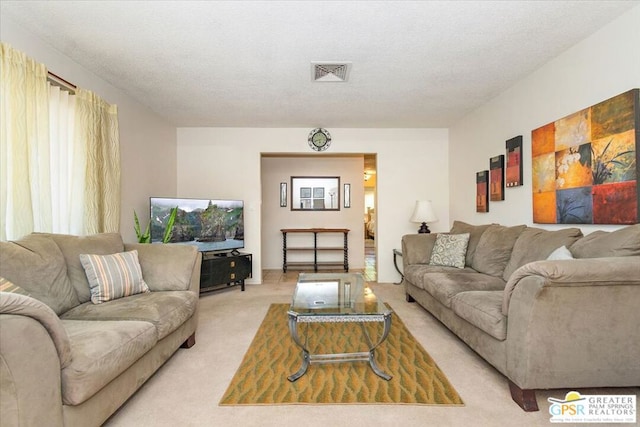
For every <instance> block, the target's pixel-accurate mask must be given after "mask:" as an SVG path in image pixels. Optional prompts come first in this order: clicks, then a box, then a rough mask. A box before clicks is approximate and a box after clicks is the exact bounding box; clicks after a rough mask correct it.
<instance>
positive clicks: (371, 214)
mask: <svg viewBox="0 0 640 427" xmlns="http://www.w3.org/2000/svg"><path fill="white" fill-rule="evenodd" d="M376 160H377V158H376V155H375V154H365V155H364V181H363V182H364V209H365V210H364V233H365V235H364V258H365V260H364V261H365V268H364V275H365V280H367V281H371V282H375V281H377V280H378V274H377V250H376V247H377V243H376V232H377V222H376V213H377V212H376V184H377V173H376V171H377V161H376Z"/></svg>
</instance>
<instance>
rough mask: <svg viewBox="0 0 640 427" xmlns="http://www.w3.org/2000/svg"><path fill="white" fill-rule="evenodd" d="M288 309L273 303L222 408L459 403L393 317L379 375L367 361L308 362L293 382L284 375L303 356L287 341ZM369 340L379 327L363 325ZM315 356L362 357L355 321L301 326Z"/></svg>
mask: <svg viewBox="0 0 640 427" xmlns="http://www.w3.org/2000/svg"><path fill="white" fill-rule="evenodd" d="M288 308H289V304H272V305H271V306H270V307H269V311H268V312H267V315H266V316H265V319H264V320H263V321H262V324H261V325H260V328H259V329H258V332H257V333H256V336H255V338H254V339H253V342H252V343H251V346H250V347H249V350H248V351H247V353H246V354H245V356H244V359H243V360H242V363H241V364H240V367H239V368H238V371H237V372H236V374H235V375H234V377H233V379H232V380H231V384H229V387H228V388H227V391H226V392H225V394H224V396H223V397H222V400H220V405H284V404H412V405H452V406H453V405H460V406H462V405H464V403H463V402H462V399H461V398H460V396H459V395H458V393H457V392H456V390H455V389H454V388H453V386H452V385H451V383H450V382H449V380H448V379H447V377H446V376H445V375H444V373H443V372H442V371H441V370H440V368H438V366H437V365H436V363H435V362H434V361H433V359H432V358H431V356H429V354H428V353H427V352H426V351H425V350H424V348H422V346H421V345H420V343H418V342H417V341H416V340H415V338H414V337H413V335H411V333H410V332H409V330H408V329H407V328H406V326H405V325H404V323H403V322H402V320H401V319H400V318H399V317H398V315H397V314H396V313H393V318H392V322H391V332H390V333H389V336H388V337H387V339H386V340H385V342H384V343H382V344H381V345H380V346H379V347H378V348H377V349H376V361H377V363H378V366H379V367H380V369H382V370H383V371H385V372H386V373H388V374H390V375H392V376H393V378H392V379H391V380H390V381H386V380H384V379H382V378H380V377H378V376H377V375H376V374H375V373H374V372H373V371H372V369H371V367H370V366H369V364H368V363H367V362H343V363H327V364H312V365H311V366H309V369H308V370H307V372H306V374H304V375H303V376H302V377H301V378H300V379H298V380H297V381H295V382H290V381H288V380H287V376H288V375H290V374H292V373H294V372H296V371H297V370H298V369H299V368H300V366H301V363H302V352H301V350H300V348H299V347H298V346H297V345H296V344H295V343H294V342H293V339H292V338H291V336H290V335H289V328H288V324H287V319H288V318H287V310H288ZM365 327H367V328H369V333H370V334H371V336H372V337H374V336H375V334H376V333H377V334H379V333H381V332H382V324H381V323H367V324H366V326H365ZM299 331H300V336H301V337H305V336H306V337H307V340H308V348H309V350H310V351H311V352H312V353H314V354H321V353H345V352H358V351H367V347H366V344H365V338H364V334H363V331H362V329H361V327H360V325H359V324H357V323H303V324H300V328H299Z"/></svg>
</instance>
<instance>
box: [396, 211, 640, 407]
mask: <svg viewBox="0 0 640 427" xmlns="http://www.w3.org/2000/svg"><path fill="white" fill-rule="evenodd" d="M466 233H468V234H469V240H468V244H467V247H466V253H464V254H463V257H464V258H463V259H462V265H461V267H463V268H459V267H460V266H459V267H451V266H443V265H433V264H438V263H440V264H447V263H448V261H447V262H442V259H441V258H440V259H439V258H438V256H436V257H435V259H433V258H432V253H433V252H436V253H437V252H438V251H434V245H435V243H436V239H437V235H436V234H414V235H406V236H404V237H403V238H402V252H403V266H404V284H405V286H406V293H407V301H410V302H413V301H417V302H418V303H419V304H420V305H421V306H423V307H424V308H425V309H426V310H427V311H429V312H430V313H431V314H432V315H433V316H435V317H436V318H437V319H438V320H440V321H441V322H442V323H443V324H444V325H445V326H446V327H447V328H449V329H450V330H451V331H452V332H454V333H455V334H456V335H457V336H458V337H459V338H460V339H462V340H463V341H464V342H465V343H466V344H467V345H468V346H469V347H471V348H472V349H473V350H474V351H476V352H477V353H478V354H479V355H480V356H482V357H483V358H484V359H485V360H486V361H487V362H489V363H490V364H491V365H493V366H494V367H495V368H496V369H497V370H498V371H500V372H501V373H502V374H503V375H505V376H506V377H507V379H508V382H509V388H510V391H511V396H512V397H513V399H514V400H515V401H516V402H517V403H518V404H519V405H520V406H521V407H522V408H523V409H524V410H526V411H536V410H538V406H537V401H536V398H535V390H536V389H555V388H572V389H577V388H581V387H628V386H640V358H639V355H640V327H639V325H640V225H633V226H629V227H626V228H622V229H620V230H617V231H614V232H605V231H596V232H593V233H591V234H588V235H586V236H582V233H581V231H580V229H578V228H566V229H561V230H557V231H547V230H542V229H539V228H533V227H526V226H524V225H522V226H515V227H505V226H501V225H497V224H492V225H479V226H473V225H469V224H466V223H463V222H460V221H456V222H455V223H454V225H453V227H452V229H451V230H450V232H449V233H446V234H453V235H464V234H466ZM441 239H442V240H443V241H444V238H441ZM563 247H564V248H563ZM442 248H443V246H442V245H439V249H442ZM567 249H568V251H567ZM552 253H554V257H556V258H569V257H573V258H575V259H556V260H547V257H549V256H550V255H551V254H552ZM558 253H561V254H564V255H560V256H558V255H556V254H558ZM445 260H446V257H445Z"/></svg>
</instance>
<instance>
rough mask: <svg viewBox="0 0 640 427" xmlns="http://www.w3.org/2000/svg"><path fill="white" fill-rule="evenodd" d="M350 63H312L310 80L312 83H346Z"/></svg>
mask: <svg viewBox="0 0 640 427" xmlns="http://www.w3.org/2000/svg"><path fill="white" fill-rule="evenodd" d="M350 71H351V62H312V63H311V80H312V81H314V82H346V81H347V80H349V72H350Z"/></svg>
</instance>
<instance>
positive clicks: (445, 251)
mask: <svg viewBox="0 0 640 427" xmlns="http://www.w3.org/2000/svg"><path fill="white" fill-rule="evenodd" d="M468 244H469V233H464V234H438V236H437V237H436V243H435V245H434V246H433V250H432V251H431V258H430V259H429V264H430V265H442V266H447V267H456V268H464V263H465V256H466V254H467V245H468Z"/></svg>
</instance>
